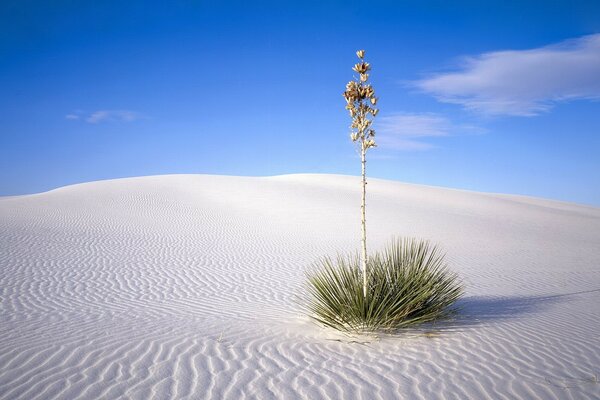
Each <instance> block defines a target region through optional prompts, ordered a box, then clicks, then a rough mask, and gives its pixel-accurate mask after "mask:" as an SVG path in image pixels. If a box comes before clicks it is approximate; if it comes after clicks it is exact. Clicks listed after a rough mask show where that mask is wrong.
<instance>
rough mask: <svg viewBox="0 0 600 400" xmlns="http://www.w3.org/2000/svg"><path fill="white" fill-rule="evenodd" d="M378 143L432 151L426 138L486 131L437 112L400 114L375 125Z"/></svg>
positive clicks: (431, 146) (411, 149) (382, 117)
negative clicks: (449, 118) (453, 120)
mask: <svg viewBox="0 0 600 400" xmlns="http://www.w3.org/2000/svg"><path fill="white" fill-rule="evenodd" d="M375 128H376V130H377V137H376V140H377V143H378V144H379V145H381V147H385V148H389V149H393V150H409V151H414V150H428V149H431V148H433V147H435V146H434V145H432V144H430V143H428V142H426V141H424V140H423V139H426V138H434V137H443V136H451V135H461V134H479V133H483V132H484V130H483V129H482V128H479V127H477V126H474V125H467V124H459V125H457V124H453V123H452V122H451V121H450V120H448V119H447V118H446V117H444V116H441V115H439V114H433V113H421V114H417V113H396V114H392V115H387V116H381V117H380V118H379V119H378V120H377V122H376V126H375Z"/></svg>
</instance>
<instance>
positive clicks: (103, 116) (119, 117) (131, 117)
mask: <svg viewBox="0 0 600 400" xmlns="http://www.w3.org/2000/svg"><path fill="white" fill-rule="evenodd" d="M142 118H144V116H143V115H142V114H140V113H138V112H135V111H128V110H98V111H94V112H91V113H86V112H83V111H79V110H78V111H75V112H72V113H69V114H67V115H65V119H68V120H72V121H75V120H83V121H85V122H88V123H90V124H99V123H101V122H132V121H136V120H139V119H142Z"/></svg>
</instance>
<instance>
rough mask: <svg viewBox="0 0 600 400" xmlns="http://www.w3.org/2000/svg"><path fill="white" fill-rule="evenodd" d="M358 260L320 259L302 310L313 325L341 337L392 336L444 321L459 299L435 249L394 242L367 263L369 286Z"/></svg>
mask: <svg viewBox="0 0 600 400" xmlns="http://www.w3.org/2000/svg"><path fill="white" fill-rule="evenodd" d="M363 271H364V270H363V269H362V268H361V266H360V259H359V257H349V258H346V259H344V258H343V257H338V259H337V262H334V261H332V260H331V259H329V258H324V259H322V260H321V261H320V262H319V263H317V264H316V265H315V266H314V268H313V269H312V270H309V271H308V273H307V275H308V284H307V286H308V295H309V296H308V299H307V302H306V307H307V308H308V311H309V313H310V315H311V317H312V318H314V319H315V320H316V321H318V322H320V323H322V324H324V325H326V326H329V327H332V328H335V329H338V330H340V331H346V332H377V331H388V332H389V331H395V330H397V329H400V328H403V327H407V326H410V325H414V324H419V323H424V322H431V321H435V320H438V319H441V318H445V317H448V316H449V315H451V314H452V313H453V312H454V308H453V307H452V305H453V304H454V302H455V301H456V300H457V299H458V298H460V296H461V295H462V293H463V289H462V286H461V283H460V282H459V281H458V279H457V276H456V275H455V274H454V273H452V272H450V271H449V270H448V269H447V267H446V264H445V263H444V255H443V253H441V252H440V250H439V248H438V247H437V246H432V245H431V244H430V243H429V242H428V241H425V240H417V239H403V240H395V241H393V242H392V243H391V244H390V245H389V246H387V247H386V248H385V249H384V251H383V252H381V253H375V254H374V255H373V256H372V257H370V258H369V259H368V268H367V273H368V275H369V276H368V279H367V282H368V285H367V290H366V293H365V291H364V290H363V282H364V276H363V273H364V272H363Z"/></svg>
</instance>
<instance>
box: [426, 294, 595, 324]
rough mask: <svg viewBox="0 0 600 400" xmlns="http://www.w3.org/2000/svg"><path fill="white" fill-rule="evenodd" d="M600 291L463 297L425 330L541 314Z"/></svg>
mask: <svg viewBox="0 0 600 400" xmlns="http://www.w3.org/2000/svg"><path fill="white" fill-rule="evenodd" d="M595 292H600V289H594V290H586V291H581V292H573V293H563V294H556V295H550V296H512V297H485V296H473V297H464V298H462V299H460V300H459V301H457V302H456V311H457V312H456V314H455V315H454V316H453V317H452V318H451V319H449V320H445V321H439V322H437V323H434V324H431V325H429V326H428V327H427V328H426V329H431V330H436V331H448V330H460V329H461V328H468V327H472V326H476V325H480V324H484V323H488V322H493V321H501V320H508V319H513V318H519V317H522V316H527V315H529V314H536V313H540V312H543V311H544V310H546V309H548V308H549V307H551V306H552V305H554V304H558V303H561V302H564V301H568V300H569V298H570V297H572V296H577V295H583V294H588V293H595Z"/></svg>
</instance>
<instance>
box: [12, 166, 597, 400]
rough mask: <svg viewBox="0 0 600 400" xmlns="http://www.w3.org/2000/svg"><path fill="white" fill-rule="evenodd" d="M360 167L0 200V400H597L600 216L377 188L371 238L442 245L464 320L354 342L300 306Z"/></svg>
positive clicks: (346, 227) (563, 207) (355, 231)
mask: <svg viewBox="0 0 600 400" xmlns="http://www.w3.org/2000/svg"><path fill="white" fill-rule="evenodd" d="M359 190H360V186H359V178H357V177H349V176H335V175H286V176H276V177H268V178H249V177H226V176H205V175H171V176H154V177H143V178H130V179H119V180H111V181H100V182H92V183H86V184H80V185H74V186H68V187H64V188H60V189H57V190H53V191H50V192H46V193H41V194H35V195H29V196H19V197H10V198H0V301H1V303H0V398H1V399H11V400H12V399H91V398H95V399H120V398H131V399H168V398H185V399H202V398H212V399H244V398H258V399H295V398H306V399H320V398H331V399H376V398H382V399H400V398H404V399H438V398H439V399H544V400H546V399H598V398H600V383H599V382H598V377H599V375H600V337H599V332H600V209H599V208H594V207H585V206H580V205H575V204H569V203H560V202H554V201H548V200H542V199H534V198H526V197H518V196H507V195H491V194H481V193H475V192H466V191H458V190H448V189H441V188H434V187H425V186H417V185H408V184H402V183H398V182H392V181H384V180H376V179H372V180H370V182H369V185H368V209H367V212H368V229H369V237H370V243H369V245H370V249H371V250H376V249H378V248H381V247H382V246H383V245H384V244H385V243H386V242H387V241H388V240H389V239H390V238H391V237H392V236H393V235H397V236H398V235H400V236H418V237H424V238H428V239H431V240H432V241H434V242H438V243H440V244H441V245H443V247H444V248H445V249H446V251H447V254H448V261H449V263H450V266H451V268H452V269H454V270H455V271H457V272H458V273H459V274H460V276H461V277H462V278H463V279H464V283H465V285H466V295H465V299H464V300H463V301H462V305H463V307H464V309H463V311H462V313H461V314H460V316H459V317H458V318H457V320H456V321H452V322H447V323H443V324H439V325H436V326H434V327H431V326H429V327H423V328H420V329H415V330H411V331H407V332H405V333H404V334H401V335H399V336H396V337H382V338H379V339H375V338H372V339H369V340H368V341H366V340H364V338H359V339H356V340H354V339H352V338H345V337H341V336H339V335H337V334H335V333H333V332H331V331H330V330H328V329H325V328H322V327H320V326H318V325H315V324H314V323H312V322H311V321H310V320H309V319H308V318H307V317H305V316H304V315H303V314H302V312H301V310H300V307H299V306H298V305H297V303H296V300H295V297H294V296H296V295H299V294H301V293H302V285H303V282H304V279H303V271H304V269H305V268H306V267H307V266H309V265H310V264H311V263H312V262H314V261H315V260H316V259H317V258H319V257H321V256H323V255H335V254H336V253H337V252H350V251H356V250H358V248H359V243H360V242H359V234H360V233H359V232H360V230H359V223H360V221H359V202H360V195H359Z"/></svg>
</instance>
